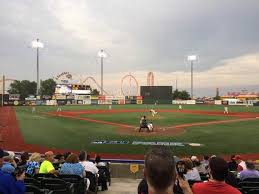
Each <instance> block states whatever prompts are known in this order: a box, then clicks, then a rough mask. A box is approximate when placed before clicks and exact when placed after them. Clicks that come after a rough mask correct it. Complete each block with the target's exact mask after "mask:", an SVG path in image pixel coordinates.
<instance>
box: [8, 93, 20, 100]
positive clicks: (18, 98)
mask: <svg viewBox="0 0 259 194" xmlns="http://www.w3.org/2000/svg"><path fill="white" fill-rule="evenodd" d="M9 100H20V94H9Z"/></svg>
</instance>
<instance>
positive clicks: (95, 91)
mask: <svg viewBox="0 0 259 194" xmlns="http://www.w3.org/2000/svg"><path fill="white" fill-rule="evenodd" d="M99 94H100V92H99V91H98V90H97V89H93V90H92V92H91V95H96V96H98V95H99Z"/></svg>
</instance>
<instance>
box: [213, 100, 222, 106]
mask: <svg viewBox="0 0 259 194" xmlns="http://www.w3.org/2000/svg"><path fill="white" fill-rule="evenodd" d="M214 103H215V104H216V105H222V101H221V100H215V102H214Z"/></svg>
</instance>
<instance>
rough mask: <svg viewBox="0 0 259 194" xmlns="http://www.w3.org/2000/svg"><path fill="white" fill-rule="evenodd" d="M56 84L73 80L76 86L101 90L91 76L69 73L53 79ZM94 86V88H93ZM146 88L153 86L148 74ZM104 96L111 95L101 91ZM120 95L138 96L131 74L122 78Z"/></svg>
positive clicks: (134, 79) (150, 75) (134, 78)
mask: <svg viewBox="0 0 259 194" xmlns="http://www.w3.org/2000/svg"><path fill="white" fill-rule="evenodd" d="M54 79H55V81H56V82H57V83H63V84H65V83H67V82H69V81H68V80H74V81H75V82H76V84H80V85H90V86H91V87H93V88H96V89H98V90H99V91H100V90H101V85H100V84H99V83H98V82H97V81H96V80H95V78H94V77H92V76H87V77H85V76H82V75H72V74H71V73H69V72H63V73H61V74H60V75H58V76H57V77H56V78H54ZM94 86H95V87H94ZM147 86H154V74H153V72H149V73H148V74H147ZM103 94H104V95H111V94H110V93H109V92H107V91H106V90H104V89H103ZM120 95H123V96H134V95H135V96H137V95H139V82H138V80H137V79H136V77H135V76H133V75H132V74H131V73H129V74H127V75H125V76H123V77H122V78H121V81H120Z"/></svg>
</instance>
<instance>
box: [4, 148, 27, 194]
mask: <svg viewBox="0 0 259 194" xmlns="http://www.w3.org/2000/svg"><path fill="white" fill-rule="evenodd" d="M8 155H9V154H8V153H7V152H4V151H3V150H2V149H0V167H2V165H3V157H4V156H8ZM24 178H25V173H24V172H22V173H17V174H15V176H13V175H11V174H9V173H4V172H3V171H2V170H0V193H3V194H24V193H25V186H24V181H23V180H24Z"/></svg>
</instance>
